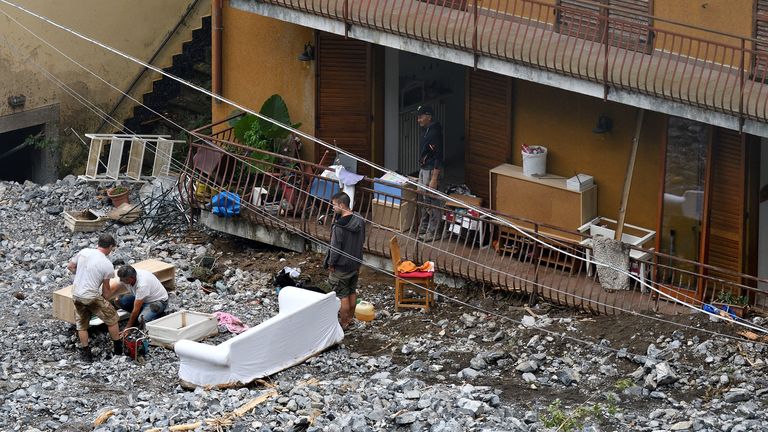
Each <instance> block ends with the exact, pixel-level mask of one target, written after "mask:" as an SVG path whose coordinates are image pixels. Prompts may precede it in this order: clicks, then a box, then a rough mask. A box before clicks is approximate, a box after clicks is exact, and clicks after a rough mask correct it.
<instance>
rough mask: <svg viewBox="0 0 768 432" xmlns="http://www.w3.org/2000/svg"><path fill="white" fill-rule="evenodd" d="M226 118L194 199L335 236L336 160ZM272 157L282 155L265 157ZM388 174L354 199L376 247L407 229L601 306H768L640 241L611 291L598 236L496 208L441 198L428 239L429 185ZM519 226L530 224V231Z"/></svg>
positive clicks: (188, 188)
mask: <svg viewBox="0 0 768 432" xmlns="http://www.w3.org/2000/svg"><path fill="white" fill-rule="evenodd" d="M224 126H226V125H225V123H224V122H220V123H219V124H216V125H213V127H212V128H211V127H207V129H206V128H204V129H201V130H202V131H205V133H211V132H209V131H211V130H217V131H218V132H216V133H211V135H210V136H204V135H201V133H200V132H195V134H196V137H195V138H192V139H190V142H189V155H188V159H187V163H186V166H185V169H184V170H183V173H182V182H181V184H182V185H183V186H184V196H185V197H186V200H187V203H188V204H189V206H190V207H191V208H196V209H205V208H206V206H207V205H208V204H209V203H210V200H211V197H212V196H213V195H215V194H216V193H219V192H221V191H228V192H232V193H236V194H238V195H239V196H240V197H241V198H242V202H243V203H244V205H243V211H242V214H241V215H240V216H238V218H239V219H241V220H247V221H248V222H249V223H254V224H259V225H263V226H266V227H268V228H270V229H275V230H282V231H287V232H291V233H294V234H295V235H298V236H303V237H304V238H305V239H306V240H307V241H309V242H319V243H321V244H322V243H324V242H328V241H329V239H330V227H329V224H328V223H326V221H329V220H331V218H332V208H331V206H330V203H329V202H328V200H327V198H328V197H330V196H331V194H332V192H334V191H335V186H334V184H335V181H329V180H328V179H327V178H326V177H323V176H322V175H321V173H322V172H323V171H324V170H325V169H326V168H327V167H323V166H320V165H317V164H313V163H310V162H306V161H303V160H300V159H296V158H293V157H288V156H285V155H279V154H273V153H268V152H263V151H258V150H254V149H252V148H250V147H247V146H243V145H241V144H239V143H237V142H236V141H235V140H234V139H232V130H231V129H230V128H225V129H223V130H220V128H221V127H224ZM257 154H258V155H257ZM264 155H269V156H271V157H272V159H271V160H265V159H264ZM254 156H258V157H254ZM379 181H380V180H377V179H373V178H365V179H364V180H363V181H362V182H360V183H358V185H357V187H356V189H355V197H354V210H355V211H356V212H358V213H359V214H361V215H362V216H363V217H365V218H366V219H368V220H370V221H371V222H370V223H369V231H368V235H367V238H366V244H365V250H366V251H367V252H368V253H371V254H375V255H379V256H382V257H389V256H390V250H389V240H390V238H391V237H392V236H398V238H399V243H400V246H401V249H402V250H403V252H404V254H403V255H404V256H405V257H407V259H410V260H412V261H416V262H423V261H427V260H430V261H434V262H435V263H436V266H437V269H438V271H439V272H440V273H444V274H447V275H451V276H455V277H459V278H462V279H465V280H468V281H473V282H475V283H476V284H477V285H478V286H483V287H489V288H497V289H502V290H507V291H511V292H516V293H520V294H524V295H528V296H531V297H532V298H541V299H544V300H547V301H550V302H553V303H557V304H561V305H565V306H570V307H576V308H580V309H583V310H585V311H589V312H593V313H607V314H615V313H620V312H642V311H646V310H655V311H659V312H663V313H677V312H682V311H685V310H687V308H685V307H681V306H680V305H678V304H676V303H675V302H673V301H671V299H670V297H669V296H672V297H675V298H678V299H680V300H683V301H685V302H687V303H690V304H691V305H692V306H693V307H694V308H700V307H701V306H702V302H705V303H710V302H712V301H714V300H716V299H717V297H718V296H719V295H720V293H721V292H725V293H731V294H732V296H745V297H746V298H749V301H750V303H751V304H753V305H757V306H761V307H764V306H765V305H767V304H768V299H767V298H766V292H765V291H762V290H760V289H758V288H757V286H758V282H768V281H761V280H759V279H757V278H755V277H751V276H748V275H744V274H739V273H733V272H730V271H728V270H724V269H719V268H716V267H713V266H709V265H706V264H701V263H697V262H692V261H687V260H683V259H680V258H677V257H673V256H669V255H664V254H660V253H658V252H655V251H653V250H644V249H638V248H634V249H637V250H640V251H642V252H643V253H642V254H638V256H643V258H642V259H639V260H636V259H632V260H631V262H630V272H631V273H632V274H633V275H634V278H633V279H634V280H632V281H631V283H630V287H629V289H627V290H621V291H612V292H609V291H606V290H605V289H603V288H602V286H601V284H600V281H599V279H598V276H597V272H595V271H592V268H589V266H592V265H593V264H592V263H589V264H588V263H585V262H584V260H583V259H584V257H585V256H586V253H585V252H586V251H587V248H589V247H590V246H588V245H585V244H582V243H583V242H582V240H584V239H585V238H587V237H588V236H586V235H585V234H583V233H579V232H571V231H567V230H563V229H560V228H557V227H554V226H549V225H547V224H543V223H539V222H537V221H531V220H527V219H523V218H518V217H515V216H514V215H506V214H500V213H497V212H493V211H492V210H489V209H484V212H485V213H487V214H488V215H494V216H498V217H499V220H495V218H493V219H492V218H489V217H488V215H481V214H479V213H477V212H474V211H461V210H456V208H455V207H454V208H451V207H447V206H446V207H434V206H432V207H433V208H438V209H439V210H440V211H441V212H443V214H444V215H445V218H446V224H445V228H444V231H443V233H444V235H443V237H442V238H438V239H435V241H431V242H426V243H424V242H419V241H417V228H418V212H417V211H414V209H416V208H418V207H420V208H421V209H424V208H427V207H428V205H427V204H424V203H423V202H421V201H420V199H419V197H420V196H423V195H424V194H425V193H424V192H420V191H416V190H412V189H410V190H402V193H387V192H385V191H382V190H381V189H378V190H377V188H376V187H375V185H376V183H377V182H379ZM395 190H396V191H397V189H395ZM254 194H256V195H258V197H257V196H254ZM510 224H515V225H523V226H526V227H529V228H527V229H525V230H524V233H521V232H519V231H517V230H515V229H514V228H512V227H511V226H510ZM544 232H546V234H544ZM592 256H594V255H592ZM640 281H643V282H644V283H645V284H648V285H650V286H651V287H653V288H654V289H650V288H649V287H648V286H645V285H644V284H642V283H640ZM660 292H661V293H663V294H660Z"/></svg>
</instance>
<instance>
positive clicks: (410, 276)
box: [397, 271, 435, 279]
mask: <svg viewBox="0 0 768 432" xmlns="http://www.w3.org/2000/svg"><path fill="white" fill-rule="evenodd" d="M397 276H398V277H401V278H404V279H416V278H431V277H434V276H435V273H434V272H422V271H417V272H408V273H398V274H397Z"/></svg>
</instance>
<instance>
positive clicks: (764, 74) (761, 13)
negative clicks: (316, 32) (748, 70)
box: [752, 0, 768, 81]
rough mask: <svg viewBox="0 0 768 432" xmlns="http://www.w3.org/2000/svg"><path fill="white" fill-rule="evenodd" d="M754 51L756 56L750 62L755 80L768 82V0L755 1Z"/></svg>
mask: <svg viewBox="0 0 768 432" xmlns="http://www.w3.org/2000/svg"><path fill="white" fill-rule="evenodd" d="M754 37H755V40H756V42H755V51H756V52H757V53H758V56H755V58H754V59H753V61H752V65H753V67H754V69H753V75H754V76H755V78H756V79H758V80H762V81H766V80H768V0H756V1H755V32H754Z"/></svg>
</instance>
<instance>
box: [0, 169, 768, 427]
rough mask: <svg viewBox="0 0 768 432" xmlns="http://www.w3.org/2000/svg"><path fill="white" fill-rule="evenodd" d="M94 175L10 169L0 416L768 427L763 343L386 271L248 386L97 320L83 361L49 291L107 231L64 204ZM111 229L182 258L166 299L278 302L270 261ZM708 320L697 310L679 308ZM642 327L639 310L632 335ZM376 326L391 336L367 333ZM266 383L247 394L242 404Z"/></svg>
mask: <svg viewBox="0 0 768 432" xmlns="http://www.w3.org/2000/svg"><path fill="white" fill-rule="evenodd" d="M97 192H98V191H97V189H96V187H94V186H93V185H90V184H88V183H85V182H82V181H79V180H77V179H75V178H74V177H67V178H65V179H62V180H59V181H58V182H56V183H55V184H50V185H44V186H40V185H36V184H33V183H25V184H23V185H21V184H16V183H8V182H5V183H3V182H0V266H1V268H2V269H3V271H2V272H0V298H2V301H1V302H0V317H1V318H2V320H0V326H1V327H2V334H3V338H2V340H0V347H2V350H0V430H7V431H37V430H41V431H48V430H51V431H53V430H93V429H95V430H99V431H134V430H142V431H144V430H151V429H153V428H157V430H168V429H167V428H169V427H171V426H174V425H188V424H196V423H198V426H197V428H196V430H217V429H216V428H217V425H218V427H221V428H223V429H222V430H232V431H303V430H310V431H340V432H341V431H345V432H346V431H353V432H363V431H390V430H409V431H472V430H477V431H484V430H487V431H544V430H552V431H554V430H592V431H603V430H633V431H666V430H692V431H731V432H737V431H753V430H765V424H766V422H767V421H768V412H767V410H766V402H765V400H766V397H765V396H766V393H768V373H767V372H766V361H768V359H767V357H768V349H766V347H765V345H764V344H762V343H759V342H751V341H748V340H743V339H742V340H738V339H734V338H725V337H722V336H718V335H713V334H708V333H703V332H697V331H695V330H692V329H691V328H683V327H677V326H670V327H669V331H667V332H665V333H663V334H655V335H654V338H653V340H649V341H648V343H644V344H643V346H644V349H641V350H637V349H634V350H633V349H628V348H627V346H629V344H630V343H631V341H629V340H627V339H615V340H612V339H611V331H610V329H609V328H607V329H606V331H605V337H604V338H602V339H598V340H592V339H590V338H588V337H586V336H585V335H584V334H583V328H584V326H585V321H584V319H585V317H584V316H583V315H579V314H577V313H576V312H573V313H572V314H567V313H566V314H559V315H557V316H555V315H552V316H549V315H547V314H546V313H544V312H542V309H536V310H537V311H539V312H540V313H538V314H536V315H535V316H532V315H530V314H528V313H526V312H525V311H522V310H519V308H518V309H507V308H505V307H504V305H502V304H499V305H497V307H496V309H495V310H494V311H493V312H495V313H498V314H500V315H502V316H504V317H506V318H499V316H497V315H492V314H487V313H484V312H482V311H478V310H475V309H471V308H466V307H462V306H460V305H458V304H454V303H451V302H450V301H449V300H447V299H443V301H441V302H440V304H439V307H438V309H437V310H436V311H435V312H433V313H430V314H423V313H421V312H417V311H411V312H396V311H394V310H393V309H392V307H391V303H392V301H391V290H390V289H388V288H389V287H383V288H382V287H372V286H369V287H367V288H368V291H367V292H366V299H367V300H369V301H372V302H373V303H375V304H376V305H377V319H376V320H374V321H372V322H370V323H366V324H362V325H361V326H359V328H357V329H356V330H354V331H353V332H351V333H350V334H348V335H347V337H346V338H345V340H344V341H343V342H342V344H340V345H339V346H337V347H334V348H332V349H330V350H328V351H326V352H324V353H322V354H320V355H317V356H315V357H313V358H310V359H309V360H307V361H306V362H304V363H303V364H301V365H299V366H296V367H293V368H290V369H288V370H286V371H283V372H281V373H278V374H276V375H274V376H271V377H268V378H265V379H264V380H262V381H260V382H258V383H252V384H250V385H247V386H244V387H240V388H228V389H205V388H196V389H194V390H189V389H185V388H183V387H182V386H181V385H180V383H179V379H178V361H177V358H176V356H175V354H174V353H173V351H172V350H167V349H164V348H159V347H151V348H150V353H149V355H148V357H147V358H146V361H144V362H137V361H134V360H132V359H129V358H127V357H125V356H117V357H112V356H111V355H110V354H109V352H108V350H107V349H106V348H107V347H108V346H109V345H108V336H107V335H106V332H105V331H104V329H95V330H94V331H93V341H92V346H93V349H94V354H95V356H96V358H97V361H96V362H94V363H83V362H81V361H80V360H79V358H78V355H77V350H76V347H77V338H76V335H75V332H74V328H73V326H72V325H70V324H68V323H65V322H61V321H58V320H56V319H54V318H53V316H52V310H51V308H52V300H51V298H52V293H53V291H55V290H57V289H59V288H61V287H63V286H66V285H68V284H69V283H71V278H72V276H71V275H70V274H68V272H67V271H66V269H65V264H66V262H67V260H68V259H69V258H70V257H71V256H72V255H73V254H74V253H76V252H77V251H78V250H79V249H82V248H84V247H92V246H93V245H94V244H95V242H96V237H97V234H98V233H71V232H69V230H67V229H66V228H65V226H64V223H63V220H62V217H61V213H62V212H63V211H64V210H83V209H96V210H99V209H108V208H109V204H108V202H106V201H104V200H100V199H98V198H97V196H98V194H97ZM136 193H137V192H136V191H134V196H135V197H137V196H136ZM105 230H106V231H107V232H111V233H113V234H114V235H115V237H116V238H117V239H118V242H119V248H118V249H117V250H116V251H115V253H114V254H113V255H110V258H111V259H113V260H116V259H120V260H123V261H124V262H126V263H131V262H136V261H140V260H142V259H146V258H150V257H152V258H160V259H163V260H165V261H168V262H172V263H174V264H175V265H176V266H177V278H176V286H177V288H176V290H175V291H173V292H172V293H171V298H170V309H171V310H179V309H191V310H196V311H201V312H208V313H211V312H214V311H225V312H228V313H231V314H233V315H235V316H237V317H238V318H240V319H241V320H242V321H243V322H244V323H246V324H248V325H251V326H254V325H257V324H258V323H260V322H262V321H264V320H265V319H268V318H269V317H271V316H273V315H274V314H276V313H277V296H276V293H275V289H274V287H273V286H272V284H271V278H272V274H271V273H270V272H268V271H260V270H258V269H257V270H254V269H253V268H252V267H251V268H250V270H243V269H240V268H238V267H237V266H236V264H237V260H235V259H234V258H233V256H232V252H231V251H228V252H222V251H217V250H216V249H215V248H214V247H213V245H212V244H206V243H204V244H200V243H188V242H187V239H186V237H185V236H184V235H183V233H175V234H170V235H168V236H163V237H148V236H145V235H144V234H143V233H142V231H141V224H139V223H134V224H131V225H119V224H114V225H109V224H108V225H107V227H106V228H105ZM309 255H311V254H307V257H302V256H297V255H295V254H294V256H293V258H296V259H299V260H304V261H302V262H304V263H306V265H312V264H311V263H312V262H316V261H317V257H312V256H309ZM203 256H214V257H216V259H217V262H218V264H219V265H220V266H224V267H226V270H225V271H223V274H222V278H221V279H220V280H219V281H218V282H217V284H216V287H217V289H215V290H213V291H211V290H204V289H203V288H204V286H203V282H201V281H200V280H196V279H195V278H194V277H193V274H192V273H193V269H194V268H195V266H196V265H197V263H198V262H199V260H200V259H201V258H202V257H203ZM262 256H263V259H264V260H270V261H278V262H279V261H280V260H285V258H284V257H285V254H284V253H277V252H265V253H264V254H263V255H262ZM363 291H365V289H364V290H363ZM457 295H458V294H457ZM587 319H588V320H591V321H594V320H598V321H599V320H600V319H601V317H590V318H587ZM702 322H706V318H704V317H699V316H692V317H691V319H690V320H689V322H688V323H687V324H688V325H689V326H691V327H696V326H697V325H699V324H700V323H702ZM753 322H754V323H755V324H756V325H763V324H764V322H763V321H762V319H760V318H755V319H754V321H753ZM720 328H721V329H722V331H723V332H728V333H729V334H733V333H734V332H733V330H732V329H729V328H728V327H727V326H726V325H725V324H722V326H721V327H720ZM297 331H300V329H297ZM645 331H646V330H645V329H644V328H637V332H636V333H637V337H638V338H643V337H644V334H645ZM229 337H231V335H230V334H227V333H222V334H220V335H219V336H216V337H214V338H211V339H209V340H208V341H207V342H209V343H219V342H221V341H224V340H226V339H227V338H229ZM580 339H584V340H587V342H588V343H582V342H579V341H578V340H580ZM370 344H378V345H377V346H380V347H381V348H380V349H376V350H374V351H372V350H370V349H363V348H362V347H363V346H368V345H370ZM632 345H635V346H637V344H632ZM265 395H267V396H265ZM260 396H264V401H263V402H261V403H259V404H257V405H255V407H254V408H253V409H252V410H250V411H248V412H246V413H244V414H242V415H235V414H233V413H234V412H235V410H236V409H237V408H239V407H241V406H243V405H244V404H246V403H248V402H249V401H251V400H253V399H254V398H258V397H260ZM99 417H101V418H103V419H105V420H104V421H103V423H101V424H99V425H95V424H94V421H95V420H96V419H97V418H99Z"/></svg>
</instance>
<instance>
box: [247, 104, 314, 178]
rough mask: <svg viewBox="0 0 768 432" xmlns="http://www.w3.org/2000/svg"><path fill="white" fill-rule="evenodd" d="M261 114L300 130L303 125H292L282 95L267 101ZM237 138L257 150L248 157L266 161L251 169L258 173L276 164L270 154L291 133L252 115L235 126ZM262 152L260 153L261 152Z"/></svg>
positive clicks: (262, 107) (260, 111)
mask: <svg viewBox="0 0 768 432" xmlns="http://www.w3.org/2000/svg"><path fill="white" fill-rule="evenodd" d="M259 114H262V115H263V116H265V117H269V118H271V119H273V120H275V121H277V122H278V123H280V124H282V125H285V126H290V127H292V128H298V127H300V126H301V123H296V124H293V123H291V117H290V115H289V114H288V106H287V105H286V104H285V101H284V100H283V98H282V97H281V96H280V95H277V94H274V95H272V96H270V97H269V99H267V100H266V101H265V102H264V104H263V105H262V106H261V110H259ZM233 129H234V134H235V137H236V138H237V139H238V140H239V141H240V142H241V143H243V144H245V145H247V146H248V147H251V148H253V149H256V150H257V151H253V152H250V153H249V154H248V157H250V158H253V159H256V160H259V161H264V162H265V163H264V164H258V163H257V164H256V168H253V167H250V170H251V171H252V172H253V171H257V172H258V170H260V169H266V168H267V167H268V166H269V164H272V163H274V162H275V157H274V156H273V155H270V154H266V153H264V152H265V151H266V152H271V153H275V151H276V149H277V146H278V143H279V142H280V141H281V140H284V139H285V138H287V137H288V136H289V135H290V134H291V132H290V131H289V130H288V129H286V128H285V127H282V126H280V125H277V124H275V123H272V122H270V121H268V120H264V119H262V118H260V117H257V116H255V115H252V114H248V115H245V116H243V117H242V118H240V119H239V120H238V121H237V123H235V124H234V126H233ZM259 150H260V151H259Z"/></svg>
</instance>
